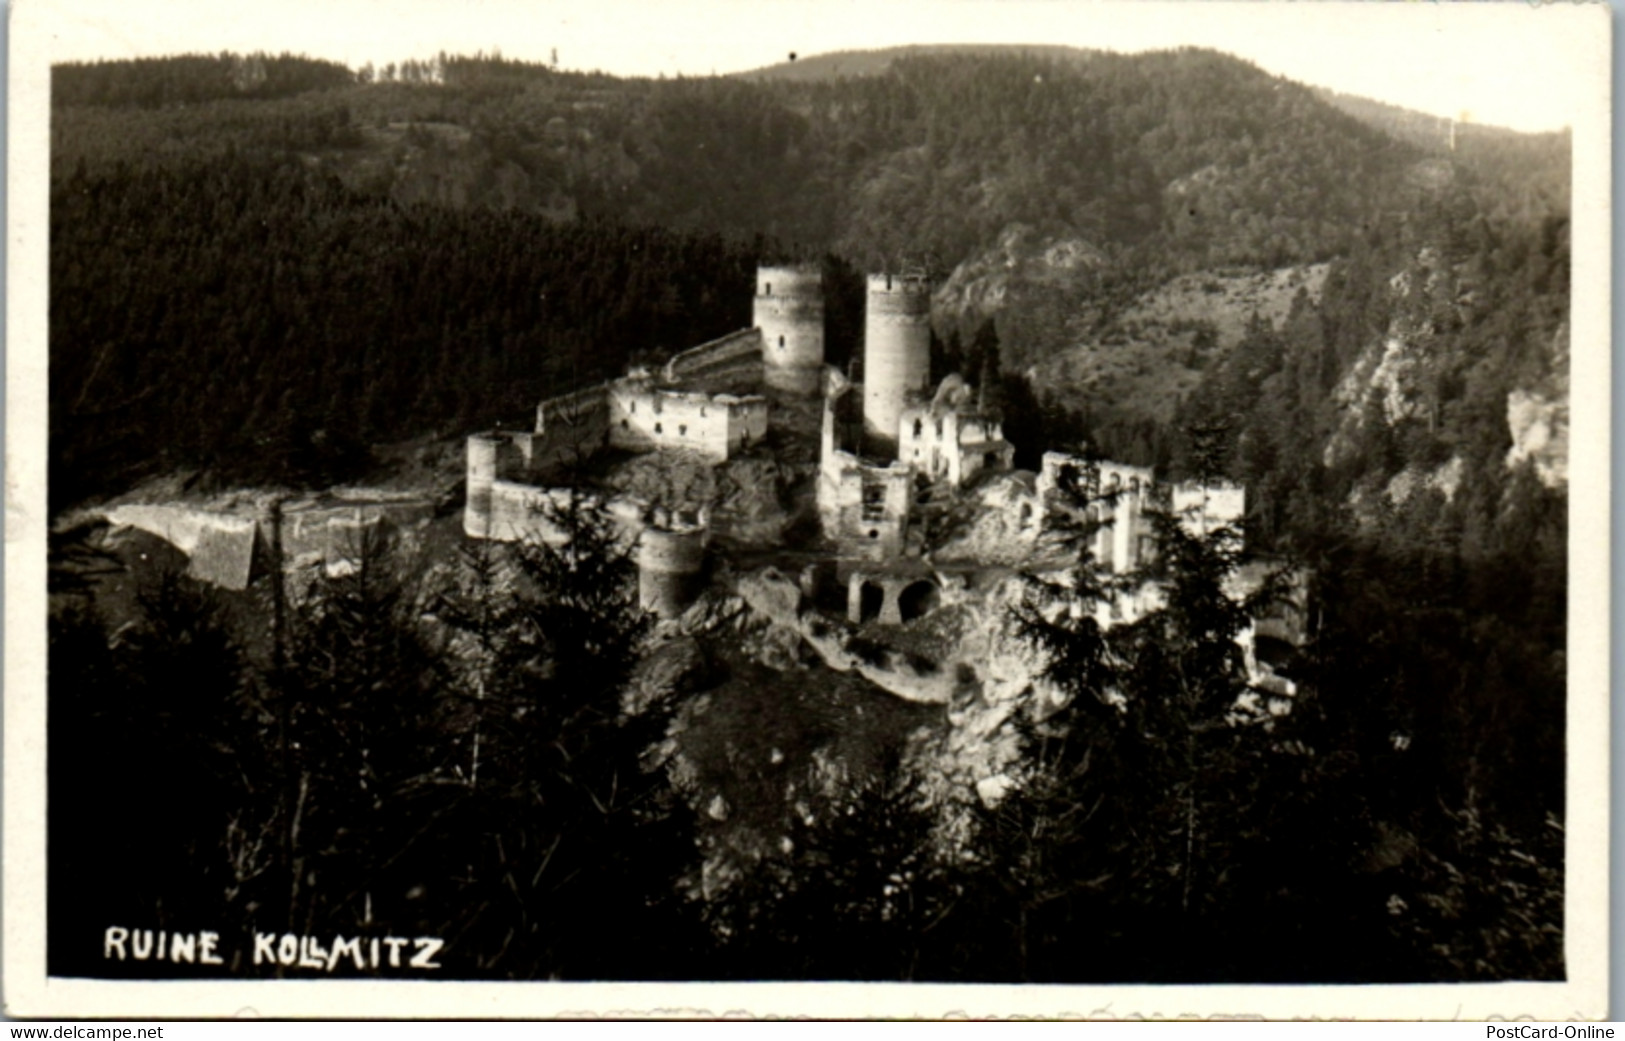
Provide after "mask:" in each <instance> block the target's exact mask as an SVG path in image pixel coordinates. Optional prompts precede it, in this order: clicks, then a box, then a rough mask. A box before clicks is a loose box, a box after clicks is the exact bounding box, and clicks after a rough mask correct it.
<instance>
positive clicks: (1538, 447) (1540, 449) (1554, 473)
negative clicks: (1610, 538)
mask: <svg viewBox="0 0 1625 1041" xmlns="http://www.w3.org/2000/svg"><path fill="white" fill-rule="evenodd" d="M1548 362H1549V365H1550V374H1549V376H1548V377H1547V378H1546V379H1544V380H1541V381H1540V382H1539V383H1538V384H1536V385H1535V386H1533V387H1527V388H1525V387H1517V388H1515V389H1514V390H1513V391H1512V392H1511V393H1510V394H1508V395H1507V429H1508V430H1510V431H1511V433H1512V447H1511V448H1510V449H1508V450H1507V459H1506V461H1507V466H1509V467H1515V466H1518V465H1520V464H1521V463H1523V462H1524V461H1525V460H1529V461H1531V462H1532V463H1533V464H1534V467H1535V475H1536V476H1537V477H1539V478H1540V481H1541V483H1542V484H1544V485H1545V486H1546V487H1548V488H1560V487H1565V486H1567V484H1568V482H1569V329H1568V326H1567V325H1563V326H1560V327H1559V328H1558V330H1557V335H1555V336H1554V337H1552V342H1551V344H1550V345H1549V347H1548Z"/></svg>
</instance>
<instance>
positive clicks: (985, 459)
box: [982, 452, 999, 469]
mask: <svg viewBox="0 0 1625 1041" xmlns="http://www.w3.org/2000/svg"><path fill="white" fill-rule="evenodd" d="M982 465H983V466H985V467H987V468H988V469H992V468H993V467H995V466H998V465H999V453H997V452H986V453H983V455H982Z"/></svg>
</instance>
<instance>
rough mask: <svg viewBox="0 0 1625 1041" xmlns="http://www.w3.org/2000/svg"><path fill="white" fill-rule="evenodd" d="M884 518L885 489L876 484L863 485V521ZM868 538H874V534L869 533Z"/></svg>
mask: <svg viewBox="0 0 1625 1041" xmlns="http://www.w3.org/2000/svg"><path fill="white" fill-rule="evenodd" d="M885 516H886V489H885V488H884V487H882V486H880V485H877V484H871V485H865V486H864V489H863V519H864V520H866V521H877V520H880V519H882V518H884V517H885ZM869 537H870V538H874V537H875V533H874V532H870V533H869Z"/></svg>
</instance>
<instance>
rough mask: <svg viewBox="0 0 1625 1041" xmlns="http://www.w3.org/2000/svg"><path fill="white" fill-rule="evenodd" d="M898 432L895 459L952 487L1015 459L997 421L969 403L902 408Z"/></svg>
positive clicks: (1013, 447)
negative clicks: (962, 406)
mask: <svg viewBox="0 0 1625 1041" xmlns="http://www.w3.org/2000/svg"><path fill="white" fill-rule="evenodd" d="M898 435H899V442H898V452H897V455H898V458H899V459H901V460H903V461H904V462H906V463H908V464H909V465H910V466H913V467H915V468H916V469H918V470H919V471H920V472H922V473H924V474H925V475H926V476H928V477H929V478H930V479H931V480H932V481H947V482H948V483H950V484H952V485H953V486H954V487H956V488H957V487H959V486H961V485H963V484H964V483H965V482H966V481H969V480H970V479H971V478H973V477H975V476H976V475H977V474H979V473H981V472H982V471H983V470H1008V469H1010V466H1011V464H1012V462H1013V461H1014V460H1015V453H1016V450H1015V446H1014V445H1012V444H1010V443H1009V442H1008V441H1006V440H1004V431H1003V429H1002V427H1001V425H1000V423H999V421H998V420H997V419H996V418H994V417H992V416H988V415H984V414H983V413H981V412H979V411H977V410H975V409H971V410H968V411H966V410H961V409H957V408H940V407H935V406H913V407H909V408H905V409H904V410H903V412H902V416H901V418H900V421H899V424H898Z"/></svg>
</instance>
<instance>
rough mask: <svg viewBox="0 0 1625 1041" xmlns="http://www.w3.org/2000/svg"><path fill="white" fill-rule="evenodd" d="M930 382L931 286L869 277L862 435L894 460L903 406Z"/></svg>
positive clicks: (919, 280)
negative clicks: (898, 424)
mask: <svg viewBox="0 0 1625 1041" xmlns="http://www.w3.org/2000/svg"><path fill="white" fill-rule="evenodd" d="M930 381H931V287H930V285H929V284H928V283H927V282H926V280H925V279H924V278H923V277H922V276H919V275H870V276H869V296H868V302H867V304H866V307H865V311H864V322H863V436H864V440H865V441H867V442H868V443H869V444H870V445H871V446H872V449H873V450H874V451H876V452H879V453H882V454H885V455H887V456H888V457H895V456H896V454H897V423H898V421H899V420H900V419H901V418H902V414H903V407H904V406H905V405H906V404H908V403H909V401H910V400H912V399H914V398H917V397H922V396H924V395H925V393H926V392H927V390H928V389H929V384H930Z"/></svg>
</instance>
